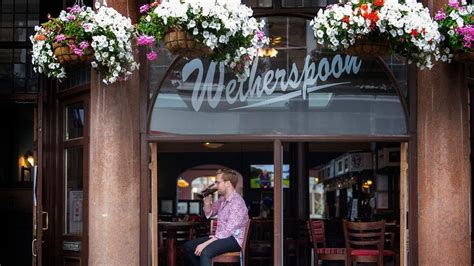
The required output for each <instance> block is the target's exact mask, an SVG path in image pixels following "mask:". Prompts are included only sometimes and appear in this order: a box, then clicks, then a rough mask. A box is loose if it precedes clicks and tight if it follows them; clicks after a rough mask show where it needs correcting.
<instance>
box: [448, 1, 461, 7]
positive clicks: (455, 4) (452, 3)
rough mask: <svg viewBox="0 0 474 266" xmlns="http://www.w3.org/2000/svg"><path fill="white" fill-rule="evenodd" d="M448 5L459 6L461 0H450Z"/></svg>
mask: <svg viewBox="0 0 474 266" xmlns="http://www.w3.org/2000/svg"><path fill="white" fill-rule="evenodd" d="M448 5H449V6H450V7H454V8H458V7H459V2H458V0H449V3H448Z"/></svg>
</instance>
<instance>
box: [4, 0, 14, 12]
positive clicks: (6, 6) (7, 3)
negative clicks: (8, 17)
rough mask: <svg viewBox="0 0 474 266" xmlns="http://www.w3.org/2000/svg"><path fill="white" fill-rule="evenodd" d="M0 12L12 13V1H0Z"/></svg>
mask: <svg viewBox="0 0 474 266" xmlns="http://www.w3.org/2000/svg"><path fill="white" fill-rule="evenodd" d="M2 12H5V13H6V12H13V0H3V1H2Z"/></svg>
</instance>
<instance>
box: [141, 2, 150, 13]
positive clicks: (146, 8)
mask: <svg viewBox="0 0 474 266" xmlns="http://www.w3.org/2000/svg"><path fill="white" fill-rule="evenodd" d="M148 10H150V5H149V4H145V5H142V6H141V7H140V13H145V12H148Z"/></svg>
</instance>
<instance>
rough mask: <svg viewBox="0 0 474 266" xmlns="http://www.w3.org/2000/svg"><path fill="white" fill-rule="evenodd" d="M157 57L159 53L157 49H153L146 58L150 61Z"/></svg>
mask: <svg viewBox="0 0 474 266" xmlns="http://www.w3.org/2000/svg"><path fill="white" fill-rule="evenodd" d="M157 57H158V54H157V53H156V52H155V51H151V52H149V53H148V54H147V55H146V58H148V60H150V61H153V60H155V59H156V58H157Z"/></svg>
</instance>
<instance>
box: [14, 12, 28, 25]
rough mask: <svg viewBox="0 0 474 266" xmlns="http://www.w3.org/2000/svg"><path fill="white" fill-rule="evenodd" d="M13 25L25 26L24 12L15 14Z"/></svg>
mask: <svg viewBox="0 0 474 266" xmlns="http://www.w3.org/2000/svg"><path fill="white" fill-rule="evenodd" d="M15 27H26V14H15Z"/></svg>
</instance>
